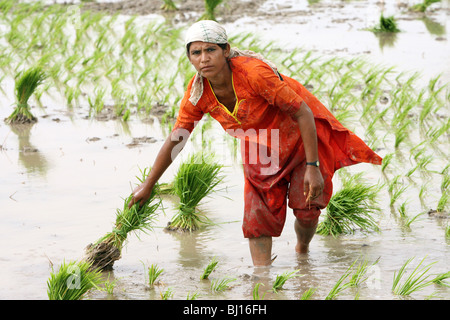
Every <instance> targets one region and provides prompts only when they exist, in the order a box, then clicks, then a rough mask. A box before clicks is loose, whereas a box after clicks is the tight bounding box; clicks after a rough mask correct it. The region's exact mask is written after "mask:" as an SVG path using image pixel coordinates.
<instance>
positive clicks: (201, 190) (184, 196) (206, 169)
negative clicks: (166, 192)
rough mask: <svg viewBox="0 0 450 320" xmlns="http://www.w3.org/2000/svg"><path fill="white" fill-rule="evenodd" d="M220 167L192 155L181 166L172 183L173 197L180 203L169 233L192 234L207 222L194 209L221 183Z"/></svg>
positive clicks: (199, 156)
mask: <svg viewBox="0 0 450 320" xmlns="http://www.w3.org/2000/svg"><path fill="white" fill-rule="evenodd" d="M222 167H223V166H222V165H220V164H218V163H215V162H214V161H213V158H212V156H208V157H206V158H205V157H203V156H202V154H201V153H198V154H193V155H191V156H190V157H189V158H188V159H187V161H185V162H183V163H182V164H181V165H180V167H179V169H178V171H177V173H176V175H175V178H174V181H173V193H174V194H175V195H177V196H178V197H179V199H180V202H179V205H178V207H177V210H178V211H177V213H176V214H175V216H174V217H173V218H172V221H170V222H169V223H168V225H167V229H168V230H172V231H176V230H179V231H189V232H192V231H195V230H198V229H199V228H200V227H201V225H202V224H205V223H207V222H208V221H207V218H206V217H204V215H203V214H202V213H201V212H199V211H198V210H197V209H196V208H197V206H198V204H199V203H200V201H202V200H203V199H204V198H205V197H207V196H209V195H210V194H211V193H212V192H214V191H215V188H216V187H217V185H218V184H219V183H221V182H222V180H223V177H222V176H220V170H221V169H222Z"/></svg>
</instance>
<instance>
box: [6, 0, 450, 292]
mask: <svg viewBox="0 0 450 320" xmlns="http://www.w3.org/2000/svg"><path fill="white" fill-rule="evenodd" d="M6 3H7V2H6ZM118 3H119V4H120V2H114V4H109V5H107V4H105V3H101V2H100V3H97V4H92V3H90V4H86V8H87V9H83V10H80V9H77V7H76V6H75V7H74V6H69V7H68V6H61V7H59V6H58V7H57V8H55V9H54V11H47V10H52V9H48V8H52V7H45V8H47V9H42V7H41V6H37V7H35V8H34V9H30V11H29V12H32V14H24V16H23V18H20V19H19V18H18V17H19V15H21V14H22V13H23V12H21V11H20V10H17V11H12V10H10V11H6V9H4V8H2V10H4V11H2V15H1V20H0V35H1V38H0V46H1V48H2V50H1V51H0V67H1V73H0V88H1V91H0V103H1V107H0V118H1V119H2V121H0V168H1V169H0V181H1V183H0V216H1V219H2V223H1V224H0V234H1V239H0V240H1V243H2V255H1V256H0V266H1V270H2V272H1V274H0V298H1V299H47V298H48V297H47V280H48V278H49V275H50V272H51V270H52V265H53V266H54V268H56V269H57V268H58V265H60V264H61V263H62V262H63V261H71V260H77V259H79V258H80V257H82V255H83V252H84V248H85V247H86V246H87V245H88V244H90V243H92V242H94V241H96V240H97V239H98V238H100V237H101V236H103V235H104V234H105V233H107V232H109V231H111V228H112V227H113V223H114V220H115V212H116V210H117V208H121V207H122V206H123V198H125V197H127V196H128V195H129V194H130V192H131V190H132V189H133V187H134V186H135V185H136V183H137V180H136V178H135V176H137V175H139V172H140V169H142V168H147V167H149V166H151V165H152V164H153V161H154V159H155V157H156V154H157V152H158V150H159V148H160V147H161V145H162V143H163V141H164V139H165V137H166V136H167V134H168V132H170V128H171V124H172V123H173V117H174V116H175V115H176V107H177V105H178V102H179V99H180V97H181V96H182V94H183V88H184V84H185V83H186V79H189V78H190V77H191V76H192V75H193V67H190V66H189V63H188V62H187V59H185V57H184V51H183V47H182V46H183V44H182V39H183V31H184V30H185V28H186V26H188V25H190V24H191V23H193V22H194V21H196V19H198V17H199V16H200V15H201V13H202V10H203V7H202V2H201V1H186V2H185V3H184V4H183V5H180V10H179V12H174V13H165V12H162V11H161V10H160V9H159V7H160V5H159V1H158V5H156V4H155V3H154V2H152V1H147V3H148V4H147V6H148V7H145V6H144V5H142V3H143V2H140V1H129V2H126V3H125V4H126V5H122V7H116V6H119V5H118ZM233 3H234V4H230V5H229V6H226V7H219V8H218V10H217V13H216V15H217V19H218V21H219V22H223V24H224V26H225V27H226V29H227V31H228V33H229V35H230V36H231V37H232V41H233V44H235V45H236V46H238V47H240V48H244V47H245V46H249V47H251V48H254V49H255V50H257V49H260V50H265V52H267V56H268V57H269V58H270V59H271V60H272V61H274V62H275V63H277V65H278V66H279V69H280V70H281V72H283V73H285V74H288V75H290V76H292V77H294V78H296V79H298V80H299V81H300V82H302V83H304V84H305V85H307V87H308V89H310V90H311V91H312V92H313V93H314V94H316V95H317V96H318V97H319V98H320V100H321V101H323V102H324V104H325V105H327V106H328V107H329V108H330V110H332V111H333V113H335V114H336V115H337V117H338V118H339V120H341V121H342V122H343V123H344V124H345V125H346V126H347V127H348V128H349V129H351V130H353V131H354V132H356V133H357V134H358V135H360V136H361V137H362V138H364V140H365V141H366V142H367V143H368V145H369V146H371V147H372V148H373V149H374V150H376V151H377V152H378V153H379V154H380V156H382V157H384V158H385V166H383V167H381V166H372V165H367V164H359V165H356V166H352V167H349V168H346V169H343V170H340V171H338V173H337V174H336V176H335V189H336V191H337V190H339V189H340V187H341V182H342V179H341V178H342V176H341V173H340V172H341V171H342V173H350V174H356V173H363V177H364V179H365V181H367V182H368V183H369V184H373V185H380V186H381V191H380V193H379V197H378V198H379V199H378V205H379V208H380V213H379V215H377V216H376V217H375V218H376V221H377V222H378V224H379V229H380V231H379V232H364V231H362V230H358V229H356V230H355V232H354V233H353V234H346V235H340V236H338V237H333V236H323V235H318V234H317V235H316V236H315V237H314V239H313V241H312V243H311V246H310V253H309V254H308V255H306V256H303V255H297V254H296V253H295V250H294V247H295V233H294V228H293V222H294V218H293V216H292V211H290V210H288V215H287V216H288V218H287V221H286V225H285V229H284V231H283V234H282V235H281V236H280V237H279V238H275V239H274V244H273V253H274V255H276V256H277V257H276V259H275V260H274V262H273V265H272V266H271V267H268V268H255V267H253V266H252V263H251V258H250V252H249V249H248V242H247V240H246V239H244V238H243V236H242V231H241V221H242V213H243V175H242V170H241V167H240V163H239V157H240V155H239V147H238V145H237V144H236V143H235V142H234V141H233V140H232V139H231V138H230V137H227V136H225V133H224V132H223V130H222V129H221V128H220V127H219V126H218V124H216V123H214V122H211V121H210V120H209V119H208V118H207V117H205V119H204V120H203V121H202V123H201V124H199V126H198V128H196V131H194V133H193V135H192V139H191V142H190V143H189V144H188V145H187V147H186V149H185V150H184V151H183V154H182V155H181V156H180V157H179V158H177V160H176V161H175V162H174V163H173V165H172V166H171V167H170V168H169V170H168V171H167V172H166V173H165V174H164V176H163V177H162V181H163V182H169V181H171V179H172V178H173V176H174V174H175V172H176V170H177V168H178V165H179V164H180V163H181V161H182V160H183V159H184V156H185V155H187V154H189V152H190V151H193V150H199V149H202V150H204V151H205V152H213V153H215V154H216V156H218V158H219V159H221V161H222V163H223V164H224V165H225V167H224V174H225V176H226V178H225V180H224V182H223V184H222V186H223V187H226V188H225V189H224V190H221V191H220V192H218V193H216V194H214V195H213V197H211V198H209V199H207V201H204V202H203V203H202V205H201V209H202V210H203V211H204V212H205V213H206V215H207V216H208V218H209V219H211V221H212V222H213V223H214V224H213V225H210V226H207V227H205V228H203V229H201V230H199V231H196V232H193V233H173V232H167V231H165V229H164V227H165V226H166V225H167V222H168V221H170V219H171V217H172V216H173V214H174V213H175V203H176V201H175V200H174V199H172V198H170V197H165V198H164V200H163V207H164V210H160V212H159V214H158V219H157V220H156V221H155V223H154V228H153V230H152V231H151V232H149V233H148V234H143V233H140V234H139V237H137V236H135V235H132V236H130V237H129V239H128V241H127V243H126V246H125V248H124V250H123V252H122V258H121V259H120V260H119V261H117V262H116V263H115V265H114V268H113V270H112V271H105V272H104V273H103V277H104V278H105V279H109V281H115V287H114V290H113V292H112V293H107V292H105V291H99V290H92V291H91V292H89V293H88V294H87V295H86V296H85V297H84V298H85V299H93V300H97V299H99V300H100V299H141V300H148V299H155V300H160V299H161V293H163V292H166V291H167V290H169V289H170V290H172V292H173V295H172V296H171V299H180V300H183V299H186V298H187V296H188V294H190V295H192V294H194V293H198V294H199V296H198V299H245V300H251V299H252V292H253V289H254V287H255V285H256V284H257V283H262V284H263V286H262V285H261V286H260V295H261V296H262V294H263V293H266V295H265V296H264V299H280V300H298V299H300V298H301V297H302V295H303V293H304V292H305V291H306V290H308V289H310V288H314V289H315V290H316V291H315V292H314V294H313V295H312V297H311V299H316V300H323V299H325V297H326V296H327V295H328V293H329V292H330V290H331V289H332V288H333V286H334V285H335V284H336V282H337V281H338V280H339V278H340V277H341V276H342V275H343V274H344V273H345V272H346V271H347V269H348V268H349V267H350V266H351V265H352V264H353V263H354V262H355V261H356V260H358V259H359V261H363V260H366V261H368V263H369V265H371V268H370V269H369V270H368V273H367V275H366V276H367V280H366V281H365V282H363V283H362V284H361V285H360V286H358V287H351V288H347V289H345V290H343V291H342V292H341V293H340V294H339V295H338V296H337V297H336V299H355V297H358V298H359V299H367V300H379V299H419V300H423V299H427V298H432V299H446V300H448V299H449V298H450V288H448V287H446V286H442V285H437V284H432V285H429V286H427V287H425V288H424V289H423V290H420V291H416V292H413V293H412V294H411V295H408V296H400V295H396V294H394V293H393V292H392V283H393V277H394V273H396V272H398V270H399V269H400V268H401V267H402V266H403V265H404V263H405V262H406V261H407V260H408V259H411V258H414V260H413V261H412V262H411V264H410V265H409V266H408V270H409V272H412V270H413V269H414V268H415V267H416V266H417V265H418V264H419V263H420V261H421V260H422V259H425V260H424V265H425V264H430V263H434V264H433V265H432V267H431V269H430V272H429V274H430V275H436V274H441V273H445V272H448V271H450V270H449V265H450V263H449V262H450V246H449V244H450V240H449V236H448V234H447V235H446V232H447V233H448V226H449V214H448V210H449V201H448V181H449V162H448V159H449V138H450V136H449V111H450V108H449V107H450V102H449V97H450V87H449V85H448V83H449V81H450V60H449V59H450V55H449V54H448V53H449V52H450V50H449V41H448V28H449V22H450V2H449V1H444V0H443V1H441V2H440V3H437V4H434V5H433V6H432V7H430V8H429V9H428V10H427V11H426V12H425V13H423V14H422V13H416V12H411V11H410V10H408V6H411V5H412V4H413V3H414V2H413V1H392V2H391V1H386V2H385V3H384V2H380V1H372V0H367V1H365V0H360V1H356V0H355V1H340V2H336V1H328V0H327V1H325V0H323V1H254V2H253V1H252V2H249V1H237V2H233ZM140 4H141V5H140ZM151 4H152V5H153V7H151ZM68 8H70V10H69V9H68ZM103 9H108V10H103ZM382 12H384V13H385V15H386V16H388V15H394V16H395V17H396V19H397V23H398V26H399V28H400V29H401V32H399V33H396V34H394V35H392V34H383V35H379V34H374V33H372V32H370V31H367V30H366V29H368V28H371V27H373V26H374V25H375V24H377V23H378V19H379V16H380V14H381V13H382ZM64 15H66V16H64ZM39 18H42V21H43V23H42V24H37V23H38V21H40V19H39ZM63 18H64V19H63ZM19 22H20V23H19ZM50 26H51V28H52V29H51V31H52V32H51V33H50V32H49V29H48V28H50ZM74 27H75V28H74ZM77 28H78V29H77ZM83 28H85V29H83ZM80 29H81V30H83V33H79V34H77V33H76V30H80ZM31 30H35V31H36V32H37V33H38V35H37V36H36V35H35V36H31V35H33V34H34V33H33V32H31ZM20 34H25V35H30V36H27V37H20ZM247 34H250V35H249V36H248V37H247V38H246V37H245V36H246V35H247ZM49 35H51V37H49ZM37 61H41V62H44V63H45V65H46V66H47V70H48V71H47V72H48V73H49V77H48V78H47V79H46V81H45V83H44V84H43V85H42V86H41V87H40V88H38V91H37V94H36V95H34V96H32V98H31V100H30V102H31V105H32V108H31V112H32V113H33V114H34V115H35V116H36V117H37V118H38V122H37V123H35V124H33V125H29V124H25V125H8V124H6V123H5V122H3V119H4V118H6V117H8V116H9V115H10V114H11V112H12V110H13V108H14V103H15V102H16V100H15V96H14V77H15V75H16V73H17V72H18V71H20V70H22V69H24V68H26V67H29V66H31V65H33V64H34V63H36V62H37ZM202 128H205V129H204V131H202V130H201V129H202ZM400 128H401V130H400ZM440 206H441V210H439V212H438V214H429V211H430V210H437V208H438V207H440ZM432 213H434V211H432ZM325 215H326V211H325V210H324V211H323V213H322V217H324V216H325ZM214 257H215V258H216V259H217V260H218V261H219V263H218V266H217V268H216V270H215V271H214V272H213V273H212V274H211V276H210V280H200V275H201V273H202V272H203V268H204V267H205V266H206V265H207V264H208V263H209V262H210V261H211V260H212V259H213V258H214ZM152 264H157V265H158V266H159V267H160V268H163V269H164V271H163V273H162V274H161V276H160V278H159V282H158V284H157V285H155V286H154V287H150V286H149V285H148V276H147V268H148V267H149V266H150V265H152ZM372 264H374V265H373V266H372ZM294 270H300V271H299V274H300V275H301V276H299V277H295V278H292V279H289V280H288V281H287V282H286V284H285V285H284V286H283V290H279V291H278V292H277V293H274V292H272V291H271V290H270V289H271V288H272V284H273V282H274V279H275V277H276V276H277V275H279V274H281V273H283V272H285V271H294ZM224 277H230V278H233V279H235V280H234V281H233V282H231V284H230V285H231V286H230V288H229V289H227V290H225V291H223V292H219V293H213V292H211V288H210V285H211V282H212V281H214V280H216V279H221V278H224ZM448 282H449V280H447V283H448Z"/></svg>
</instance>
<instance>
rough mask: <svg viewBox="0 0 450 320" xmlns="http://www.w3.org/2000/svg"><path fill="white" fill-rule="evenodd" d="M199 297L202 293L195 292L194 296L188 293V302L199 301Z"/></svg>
mask: <svg viewBox="0 0 450 320" xmlns="http://www.w3.org/2000/svg"><path fill="white" fill-rule="evenodd" d="M199 296H200V293H198V292H194V293H193V294H191V292H188V294H187V296H186V300H197V299H198V297H199Z"/></svg>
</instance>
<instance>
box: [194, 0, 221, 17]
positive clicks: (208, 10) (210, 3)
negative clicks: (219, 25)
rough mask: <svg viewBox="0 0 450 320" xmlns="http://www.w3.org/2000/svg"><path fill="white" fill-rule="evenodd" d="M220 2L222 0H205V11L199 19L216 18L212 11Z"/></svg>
mask: <svg viewBox="0 0 450 320" xmlns="http://www.w3.org/2000/svg"><path fill="white" fill-rule="evenodd" d="M222 2H223V0H205V13H204V14H203V15H202V16H201V17H200V19H199V20H216V14H215V12H214V11H215V10H216V7H217V6H218V5H219V4H221V3H222Z"/></svg>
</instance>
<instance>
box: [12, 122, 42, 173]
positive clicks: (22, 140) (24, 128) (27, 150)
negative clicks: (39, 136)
mask: <svg viewBox="0 0 450 320" xmlns="http://www.w3.org/2000/svg"><path fill="white" fill-rule="evenodd" d="M33 125H34V124H12V125H10V128H11V131H12V132H13V133H15V134H16V135H17V139H18V142H19V162H20V163H21V164H22V165H23V166H24V167H25V168H26V169H27V172H28V173H37V174H39V175H41V176H45V175H46V173H47V170H48V161H47V159H46V158H45V156H44V155H43V154H42V153H41V152H40V151H39V150H38V149H37V148H36V147H35V146H34V145H33V144H32V143H31V142H30V137H31V134H30V133H31V129H32V128H33Z"/></svg>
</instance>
